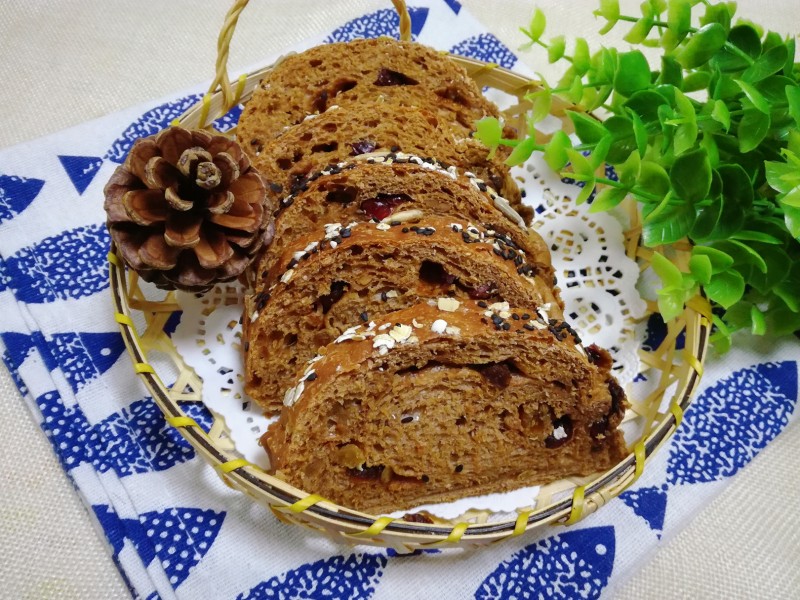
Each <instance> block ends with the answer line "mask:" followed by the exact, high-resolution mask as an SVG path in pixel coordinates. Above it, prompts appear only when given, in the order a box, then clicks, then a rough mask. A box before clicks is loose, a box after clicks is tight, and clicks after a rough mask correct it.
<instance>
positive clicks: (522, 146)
mask: <svg viewBox="0 0 800 600" xmlns="http://www.w3.org/2000/svg"><path fill="white" fill-rule="evenodd" d="M534 150H536V138H534V137H526V138H525V139H524V140H522V141H521V142H520V143H519V144H517V145H516V146H514V149H513V150H512V151H511V154H509V156H508V158H507V159H506V164H507V165H508V166H510V167H515V166H517V165H521V164H522V163H524V162H525V161H526V160H528V159H529V158H530V157H531V154H533V152H534Z"/></svg>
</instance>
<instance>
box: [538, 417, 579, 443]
mask: <svg viewBox="0 0 800 600" xmlns="http://www.w3.org/2000/svg"><path fill="white" fill-rule="evenodd" d="M558 429H561V430H563V432H564V434H563V435H559V436H558V437H556V431H557V430H558ZM571 439H572V419H571V418H570V417H569V415H564V416H563V417H559V418H558V419H555V420H554V421H553V433H551V434H550V435H548V436H547V438H546V439H545V440H544V445H545V447H546V448H551V449H553V448H560V447H561V446H563V445H564V444H566V443H567V442H568V441H570V440H571Z"/></svg>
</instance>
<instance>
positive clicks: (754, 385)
mask: <svg viewBox="0 0 800 600" xmlns="http://www.w3.org/2000/svg"><path fill="white" fill-rule="evenodd" d="M797 391H798V390H797V363H796V362H795V361H783V362H777V363H763V364H758V365H755V366H753V367H748V368H745V369H739V370H738V371H734V372H733V373H732V374H731V375H730V376H728V377H725V378H723V379H721V380H719V381H718V382H717V383H715V384H714V385H712V386H711V387H709V388H708V389H706V390H705V391H704V392H703V393H702V394H701V395H700V397H698V398H697V399H696V400H695V401H694V402H693V403H692V405H691V408H690V409H689V410H688V411H686V416H685V418H684V421H683V423H682V425H681V427H680V428H678V431H677V432H676V433H675V437H674V439H673V443H672V445H671V447H670V454H669V462H668V480H669V482H670V483H672V484H686V483H698V482H708V481H716V480H718V479H723V478H725V477H731V476H732V475H735V474H736V473H737V472H738V471H739V469H741V468H742V467H743V466H744V465H746V464H747V463H748V462H750V461H751V460H752V459H753V458H754V457H755V456H756V454H758V453H759V451H761V450H762V449H763V448H764V446H766V445H767V443H769V442H770V441H771V440H772V439H774V438H775V436H777V435H778V434H779V433H780V432H781V431H782V430H783V428H784V427H785V426H786V424H787V423H788V422H789V416H790V415H791V414H792V411H793V410H794V405H795V403H796V402H797Z"/></svg>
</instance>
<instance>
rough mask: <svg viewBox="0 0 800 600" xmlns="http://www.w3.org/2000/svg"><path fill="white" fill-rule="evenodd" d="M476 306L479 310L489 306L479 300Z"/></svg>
mask: <svg viewBox="0 0 800 600" xmlns="http://www.w3.org/2000/svg"><path fill="white" fill-rule="evenodd" d="M478 306H480V307H481V308H486V307H487V306H489V305H488V304H486V302H484V301H483V300H479V301H478Z"/></svg>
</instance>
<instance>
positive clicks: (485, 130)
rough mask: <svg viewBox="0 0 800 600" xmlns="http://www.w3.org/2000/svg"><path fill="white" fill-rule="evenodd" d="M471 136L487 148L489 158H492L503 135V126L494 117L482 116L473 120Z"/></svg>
mask: <svg viewBox="0 0 800 600" xmlns="http://www.w3.org/2000/svg"><path fill="white" fill-rule="evenodd" d="M473 137H474V138H475V139H477V140H478V141H480V142H482V143H483V145H484V146H486V147H487V148H489V158H493V157H494V153H495V152H496V151H497V146H498V145H499V144H500V139H501V138H502V137H503V126H502V125H501V124H500V121H498V120H497V119H496V118H495V117H484V118H483V119H481V120H480V121H476V122H475V133H474V135H473Z"/></svg>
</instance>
